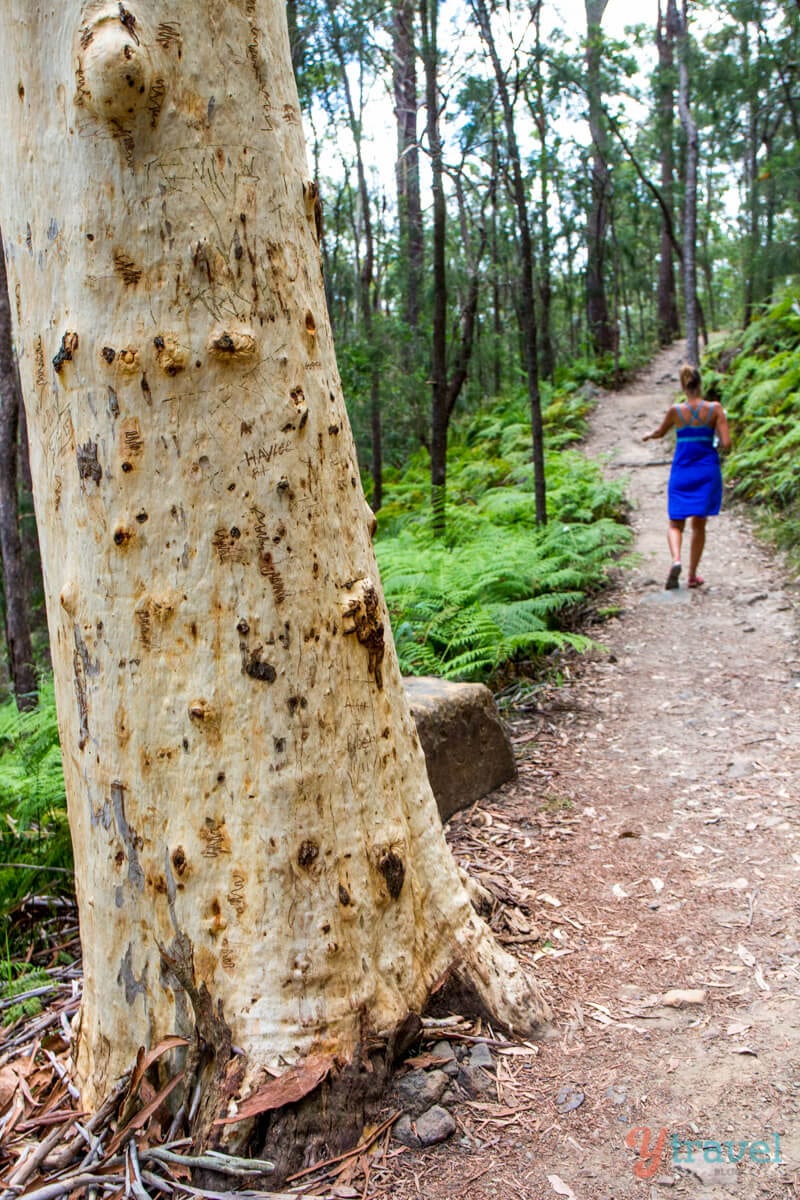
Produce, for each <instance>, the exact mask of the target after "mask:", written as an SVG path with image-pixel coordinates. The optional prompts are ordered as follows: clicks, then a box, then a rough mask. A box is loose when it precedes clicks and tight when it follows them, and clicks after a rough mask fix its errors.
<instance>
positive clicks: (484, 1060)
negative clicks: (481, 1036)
mask: <svg viewBox="0 0 800 1200" xmlns="http://www.w3.org/2000/svg"><path fill="white" fill-rule="evenodd" d="M469 1065H470V1066H471V1067H485V1068H486V1070H487V1071H493V1070H494V1059H493V1058H492V1052H491V1050H490V1049H489V1047H488V1046H487V1045H486V1043H485V1042H476V1043H475V1045H474V1046H473V1047H472V1049H471V1050H470V1052H469Z"/></svg>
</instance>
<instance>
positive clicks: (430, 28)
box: [420, 0, 448, 535]
mask: <svg viewBox="0 0 800 1200" xmlns="http://www.w3.org/2000/svg"><path fill="white" fill-rule="evenodd" d="M420 17H421V22H422V59H423V64H424V67H425V107H426V111H427V134H428V153H429V155H430V162H431V192H432V197H433V221H432V231H431V235H432V262H433V331H432V338H431V447H430V450H431V505H432V508H433V527H434V531H435V532H436V533H437V534H439V535H441V534H443V533H444V530H445V524H446V496H447V423H448V410H447V274H446V266H445V237H446V228H447V201H446V199H445V192H444V160H443V152H442V139H441V134H440V132H439V85H438V69H439V68H438V62H439V50H438V23H439V0H430V4H429V3H428V0H421V3H420Z"/></svg>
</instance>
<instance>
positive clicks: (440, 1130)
mask: <svg viewBox="0 0 800 1200" xmlns="http://www.w3.org/2000/svg"><path fill="white" fill-rule="evenodd" d="M415 1128H416V1132H417V1137H418V1138H419V1140H420V1142H421V1143H422V1145H423V1146H437V1145H438V1144H439V1142H444V1141H446V1140H447V1138H449V1137H450V1135H451V1133H455V1131H456V1123H455V1121H454V1120H453V1118H452V1117H451V1115H450V1113H449V1112H448V1111H447V1109H446V1108H442V1106H441V1105H440V1104H434V1105H433V1107H432V1108H429V1109H428V1111H427V1112H424V1113H423V1114H422V1116H421V1117H417V1120H416V1122H415Z"/></svg>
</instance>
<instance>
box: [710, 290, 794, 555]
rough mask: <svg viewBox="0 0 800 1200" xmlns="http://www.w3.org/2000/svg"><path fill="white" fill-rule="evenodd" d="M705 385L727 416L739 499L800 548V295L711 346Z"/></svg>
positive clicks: (730, 471) (782, 541)
mask: <svg viewBox="0 0 800 1200" xmlns="http://www.w3.org/2000/svg"><path fill="white" fill-rule="evenodd" d="M708 365H709V366H710V368H711V370H710V371H708V372H706V374H705V378H706V381H707V382H712V383H713V385H714V386H715V388H716V390H717V392H718V393H719V396H720V399H721V400H722V403H723V404H724V405H725V407H726V408H727V410H728V416H729V418H730V420H731V430H732V436H733V447H734V448H733V453H732V454H731V457H730V459H729V461H728V467H727V470H726V474H727V476H728V478H729V479H731V480H732V481H733V490H734V494H735V495H736V496H739V497H741V498H742V499H745V500H748V501H750V502H752V503H757V504H758V505H759V509H760V512H761V514H762V515H763V516H764V517H765V519H766V521H767V524H768V526H769V528H770V531H771V532H772V533H773V535H774V536H775V539H776V541H777V542H778V544H779V545H781V546H782V547H784V548H786V549H789V550H794V551H795V553H796V554H797V552H798V548H799V547H800V295H799V294H791V293H790V294H787V295H786V296H785V297H784V298H783V299H782V300H781V301H780V302H779V303H778V304H776V305H774V306H773V307H772V308H770V309H769V310H768V311H767V312H765V313H763V315H762V316H761V317H760V318H759V319H758V320H756V321H753V322H752V324H751V325H750V326H748V328H747V330H746V331H745V333H744V334H739V335H738V338H737V339H736V340H735V341H729V342H727V343H726V342H723V343H720V344H718V345H717V346H715V347H714V349H713V351H712V353H711V354H710V356H709V360H708Z"/></svg>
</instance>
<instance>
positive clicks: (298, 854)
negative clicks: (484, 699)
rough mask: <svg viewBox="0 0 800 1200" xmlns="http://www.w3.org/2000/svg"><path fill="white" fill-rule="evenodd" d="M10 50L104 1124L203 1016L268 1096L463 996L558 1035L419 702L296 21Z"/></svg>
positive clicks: (277, 15)
mask: <svg viewBox="0 0 800 1200" xmlns="http://www.w3.org/2000/svg"><path fill="white" fill-rule="evenodd" d="M0 38H1V39H2V46H1V50H2V61H3V63H4V71H3V73H2V81H1V82H0V86H2V89H3V96H2V102H3V111H4V113H5V114H6V120H7V124H6V129H5V136H4V138H3V142H2V156H3V161H2V177H3V179H4V181H5V186H4V188H3V190H2V201H1V203H2V211H0V221H1V222H2V227H3V230H4V233H5V235H6V243H7V251H8V257H9V267H10V276H11V288H12V292H13V291H14V290H15V289H16V288H17V287H18V288H19V296H20V307H19V344H20V346H21V351H22V352H21V367H22V377H23V387H24V392H25V396H26V403H27V408H28V417H29V427H30V436H31V455H32V467H33V473H34V480H35V485H36V500H37V515H38V519H39V528H40V533H41V541H42V553H43V559H44V573H45V587H46V595H47V607H48V617H49V624H50V634H51V641H52V652H53V661H54V669H55V675H56V687H57V699H58V708H59V720H60V728H61V737H62V744H63V750H64V769H65V775H66V781H67V793H68V803H69V813H70V824H71V828H72V831H73V839H74V844H75V858H76V874H77V885H78V894H79V906H80V919H81V935H82V944H83V952H84V971H85V997H84V1003H83V1009H82V1018H81V1025H80V1035H79V1041H78V1052H77V1070H78V1074H79V1079H80V1085H81V1091H82V1099H83V1102H84V1104H86V1105H92V1104H94V1103H95V1102H96V1101H97V1099H98V1098H100V1097H102V1096H103V1095H104V1094H105V1093H106V1092H107V1091H108V1089H109V1087H110V1086H111V1084H112V1082H113V1080H114V1079H115V1078H116V1077H117V1076H118V1075H119V1074H120V1073H121V1072H123V1071H124V1070H125V1069H126V1068H128V1067H129V1066H130V1065H131V1063H132V1061H133V1059H134V1058H135V1055H136V1051H137V1048H138V1047H139V1046H140V1045H152V1044H154V1043H155V1042H157V1041H158V1039H160V1038H162V1037H163V1036H164V1035H166V1034H171V1033H185V1034H187V1035H190V1034H191V1033H192V1030H193V1028H194V1026H195V1023H196V1021H198V1020H200V1019H201V1018H202V1014H203V1012H205V1017H204V1018H202V1019H204V1020H205V1022H206V1028H209V1027H210V1025H213V1021H215V1020H216V1019H217V1015H218V1016H219V1019H220V1022H221V1023H224V1025H225V1026H226V1027H227V1029H228V1034H226V1035H225V1037H227V1044H228V1045H229V1044H230V1040H231V1039H232V1041H233V1043H234V1044H237V1045H238V1046H240V1047H242V1048H243V1050H244V1056H243V1059H242V1062H241V1064H240V1065H241V1068H242V1069H241V1077H240V1079H239V1081H238V1084H239V1090H240V1092H247V1091H248V1089H250V1088H252V1087H253V1086H254V1085H256V1084H257V1083H258V1081H259V1080H260V1079H262V1078H263V1073H264V1070H265V1069H267V1068H270V1069H281V1068H282V1067H284V1066H286V1065H287V1064H289V1063H294V1062H296V1061H298V1060H299V1059H302V1058H303V1057H304V1056H306V1055H308V1054H312V1053H321V1054H324V1055H329V1056H333V1055H336V1056H339V1058H340V1059H343V1060H346V1059H347V1058H348V1056H350V1055H352V1054H354V1053H355V1051H356V1049H357V1047H358V1045H359V1044H360V1043H361V1042H362V1041H363V1039H364V1038H365V1036H366V1035H367V1034H368V1033H370V1031H385V1030H390V1029H392V1028H393V1027H395V1026H396V1025H397V1024H398V1023H400V1022H401V1021H402V1020H403V1019H404V1018H405V1017H406V1015H407V1014H408V1013H409V1011H415V1010H416V1011H418V1010H419V1009H420V1008H421V1007H422V1006H423V1005H424V1004H425V1001H426V998H427V996H428V994H429V991H430V989H431V986H432V985H433V984H434V983H435V982H436V981H437V980H439V979H440V978H441V976H442V975H443V974H444V973H446V972H448V971H449V970H451V969H454V970H455V971H456V973H457V975H458V976H459V978H461V979H463V980H466V981H469V983H470V984H471V985H472V986H473V987H474V988H475V990H476V992H477V995H478V997H479V1000H480V1001H481V1002H482V1003H483V1004H484V1005H485V1006H486V1007H487V1008H488V1009H489V1010H491V1011H493V1012H494V1013H495V1015H496V1017H497V1018H498V1020H499V1021H500V1022H502V1023H503V1024H505V1025H508V1026H510V1027H511V1028H514V1029H517V1030H530V1029H532V1028H533V1027H534V1026H535V1024H536V1023H537V1021H539V1020H540V1019H541V1018H542V1016H543V1015H544V1013H545V1005H544V1004H543V1002H542V1000H541V997H540V995H539V992H538V990H537V988H536V986H535V984H533V983H532V982H531V981H530V980H529V979H528V977H527V976H526V975H525V974H524V973H523V972H522V971H521V970H520V968H519V967H518V965H517V964H516V962H515V961H514V960H513V959H512V958H511V957H510V956H508V955H507V954H506V953H505V952H504V951H502V950H500V949H499V948H498V946H497V945H496V944H495V943H494V941H493V939H492V937H491V934H490V933H489V930H488V928H487V926H486V925H485V924H483V922H481V921H480V920H479V919H478V917H477V916H476V915H475V913H474V911H473V909H472V908H471V906H470V903H469V900H468V897H467V894H466V892H465V890H464V888H463V887H462V885H461V883H460V881H459V876H458V873H457V871H456V868H455V865H454V863H453V860H452V858H451V856H450V853H449V851H448V850H447V847H446V843H445V840H444V836H443V833H442V829H441V825H440V822H439V819H438V815H437V811H436V805H435V802H434V800H433V797H432V794H431V791H430V787H429V785H428V781H427V776H426V772H425V764H424V760H423V755H422V752H421V749H420V746H419V742H418V739H417V736H416V732H415V729H414V726H413V722H412V720H411V718H410V716H409V712H408V708H407V705H406V702H405V698H404V695H403V689H402V685H401V678H400V674H399V671H398V667H397V662H396V658H395V654H394V650H393V647H392V644H391V638H390V635H389V631H388V622H387V619H386V613H385V607H384V602H383V599H382V595H381V591H380V587H379V584H378V582H377V580H378V576H377V571H376V566H375V559H374V555H373V550H372V545H371V538H370V531H371V524H372V519H371V513H370V511H369V509H368V507H367V505H366V502H365V500H364V496H363V494H362V491H361V487H360V483H359V476H358V469H357V466H356V460H355V452H354V446H353V441H352V437H351V434H350V430H349V426H348V423H347V418H346V414H345V409H344V404H343V400H342V393H341V386H340V382H339V376H338V374H337V370H336V363H335V357H334V350H333V344H332V339H331V334H330V327H329V323H328V317H327V314H326V311H325V302H324V292H323V284H322V279H321V274H320V269H319V251H318V244H317V229H316V222H315V199H316V190H315V188H314V187H313V185H310V184H308V183H307V181H306V177H305V173H306V159H305V148H304V143H303V134H302V129H301V124H300V113H299V109H298V102H297V93H296V89H295V83H294V78H293V76H292V71H291V65H290V54H289V42H288V36H287V30H286V24H285V11H284V7H283V6H282V5H281V4H280V3H278V2H277V0H274V2H273V0H241V2H240V3H218V2H216V0H207V2H206V3H202V4H198V3H196V2H195V0H175V2H174V3H173V4H172V5H171V6H170V9H169V19H168V20H167V19H166V14H165V12H164V10H163V9H162V7H161V6H160V5H155V4H154V3H145V2H144V0H141V2H140V3H137V4H136V7H135V8H134V7H133V6H131V7H130V8H127V7H123V6H121V5H119V4H117V3H98V4H94V3H90V4H88V5H85V6H81V5H80V4H78V3H75V2H73V0H65V3H63V4H60V5H58V6H50V5H39V4H31V3H30V2H29V0H14V2H13V3H10V4H9V5H8V6H7V10H6V19H5V20H4V21H3V22H1V23H0ZM217 1005H219V1006H220V1008H219V1010H218V1009H217ZM193 1009H194V1012H193V1011H192V1010H193ZM209 1014H211V1015H210V1016H209ZM214 1028H216V1027H214ZM217 1031H218V1030H217ZM223 1032H224V1031H223ZM225 1037H221V1039H220V1040H221V1043H224V1042H225ZM206 1041H208V1038H206ZM222 1065H223V1067H224V1065H225V1064H224V1063H223V1064H222Z"/></svg>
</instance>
